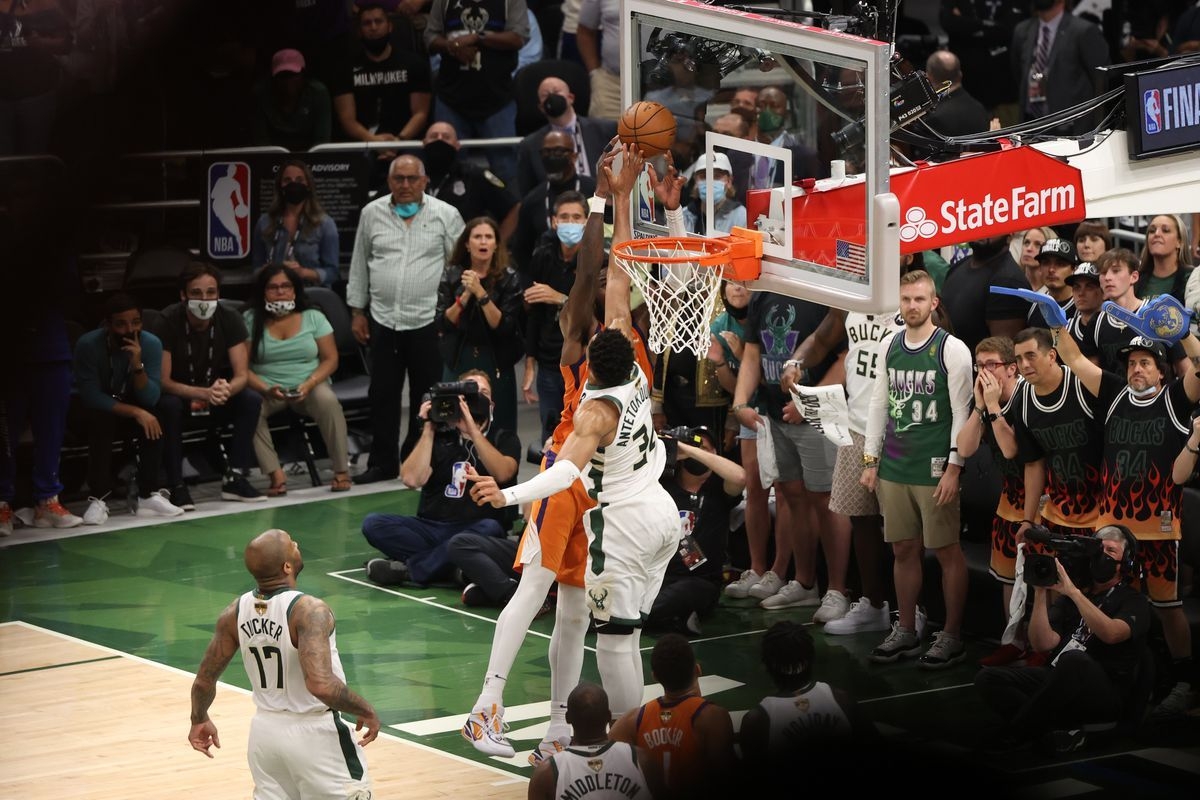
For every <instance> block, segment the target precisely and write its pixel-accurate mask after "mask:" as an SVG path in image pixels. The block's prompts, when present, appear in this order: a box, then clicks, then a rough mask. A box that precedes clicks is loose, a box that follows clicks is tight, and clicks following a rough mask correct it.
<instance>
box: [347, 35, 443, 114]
mask: <svg viewBox="0 0 1200 800" xmlns="http://www.w3.org/2000/svg"><path fill="white" fill-rule="evenodd" d="M431 84H432V79H431V77H430V73H429V63H428V62H427V61H426V60H425V59H423V58H419V57H418V56H416V55H415V54H413V53H409V52H405V51H402V50H399V49H397V48H396V46H395V45H392V52H391V53H389V54H388V57H387V58H385V59H384V60H383V61H372V60H371V59H370V58H368V57H367V54H366V53H365V52H363V51H361V50H360V51H359V53H358V55H357V56H355V58H354V61H353V63H352V64H351V66H350V72H349V73H348V74H344V75H343V76H342V80H341V81H340V82H339V83H337V84H336V85H335V86H333V89H332V91H331V92H330V94H332V95H333V96H334V97H337V96H338V95H344V94H353V95H354V113H355V117H356V118H357V119H358V122H359V124H361V125H362V126H363V127H364V128H367V129H368V130H370V131H372V132H377V133H398V132H399V131H400V130H401V129H403V128H404V126H405V125H407V124H408V121H409V119H410V118H411V117H412V105H411V101H412V96H413V95H414V94H421V93H429V92H431V91H432V86H431Z"/></svg>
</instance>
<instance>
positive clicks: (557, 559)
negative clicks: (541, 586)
mask: <svg viewBox="0 0 1200 800" xmlns="http://www.w3.org/2000/svg"><path fill="white" fill-rule="evenodd" d="M595 505H596V501H595V500H593V499H592V498H591V497H589V496H588V493H587V489H585V488H584V487H583V481H581V480H576V481H575V482H574V483H573V484H571V488H569V489H567V490H566V491H562V492H558V493H557V494H552V495H550V496H549V497H547V498H545V499H542V500H537V501H535V502H534V503H533V506H532V507H531V508H530V510H529V521H528V522H527V523H526V525H525V532H524V533H523V534H521V543H520V544H519V545H517V556H516V558H515V559H513V569H515V570H517V571H518V572H520V571H521V568H522V567H523V566H524V565H525V564H529V563H532V562H533V561H534V560H535V559H536V560H538V561H539V562H540V563H541V565H542V566H543V567H545V568H546V569H548V570H551V571H553V572H554V573H555V574H556V575H557V576H558V577H557V580H558V582H559V583H565V584H567V585H568V586H578V587H579V588H581V589H582V588H583V582H584V574H585V573H586V571H587V554H588V541H587V534H586V533H584V530H583V515H584V512H586V511H587V510H588V509H590V508H592V507H593V506H595Z"/></svg>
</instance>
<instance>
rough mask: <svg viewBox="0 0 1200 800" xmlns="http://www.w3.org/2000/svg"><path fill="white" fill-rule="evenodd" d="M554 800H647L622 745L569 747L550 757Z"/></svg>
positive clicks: (631, 755)
mask: <svg viewBox="0 0 1200 800" xmlns="http://www.w3.org/2000/svg"><path fill="white" fill-rule="evenodd" d="M550 769H551V770H553V772H554V796H555V798H557V800H582V798H587V800H650V790H649V789H647V788H646V779H645V777H644V776H643V775H642V770H641V768H640V767H639V766H638V763H637V752H636V751H635V750H634V749H633V748H632V747H630V746H629V745H628V744H626V743H625V742H604V743H602V744H590V745H579V744H573V745H571V746H570V747H568V748H566V749H565V750H563V751H562V752H560V753H555V754H554V755H553V756H551V757H550Z"/></svg>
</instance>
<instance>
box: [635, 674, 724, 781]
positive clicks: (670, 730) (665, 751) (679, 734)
mask: <svg viewBox="0 0 1200 800" xmlns="http://www.w3.org/2000/svg"><path fill="white" fill-rule="evenodd" d="M707 705H708V701H707V700H705V699H704V698H703V697H685V698H683V699H682V700H677V701H675V702H674V703H668V702H664V701H663V699H662V698H661V697H660V698H658V699H656V700H651V701H650V702H649V703H646V704H645V705H644V706H642V707H641V708H640V709H638V714H637V734H636V737H635V739H634V741H635V742H637V745H638V747H644V748H646V749H647V750H649V751H650V754H651V755H652V756H653V757H654V758H655V759H657V760H658V761H659V762H660V763H661V764H662V767H663V783H665V784H666V786H667V788H668V789H670V790H671V791H672V792H675V793H681V792H684V791H686V790H689V789H691V788H692V787H693V786H694V785H695V783H696V782H697V781H698V780H703V779H704V776H705V775H706V774H707V770H706V767H705V764H704V753H703V750H702V749H701V747H700V742H699V740H698V739H697V738H696V729H695V727H694V725H693V723H695V721H696V717H697V716H699V714H700V712H701V711H702V710H704V707H705V706H707ZM697 788H701V789H702V788H704V787H697Z"/></svg>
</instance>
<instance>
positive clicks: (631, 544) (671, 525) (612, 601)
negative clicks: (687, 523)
mask: <svg viewBox="0 0 1200 800" xmlns="http://www.w3.org/2000/svg"><path fill="white" fill-rule="evenodd" d="M583 527H584V529H585V530H586V531H587V537H588V559H587V561H588V563H587V574H586V577H585V580H584V588H585V589H586V590H587V604H588V609H589V610H590V611H591V612H592V616H593V617H594V618H595V619H596V621H598V622H613V623H617V624H621V625H631V626H634V627H637V626H639V625H641V624H642V621H643V620H644V619H646V617H647V616H649V614H650V608H651V607H652V606H653V605H654V598H655V597H657V596H658V590H659V588H660V587H661V586H662V581H663V576H664V575H666V574H667V563H668V562H670V560H671V556H672V555H673V554H674V553H676V552H677V551H678V549H679V537H680V531H681V523H680V519H679V510H678V509H677V508H676V507H675V501H673V500H672V499H671V495H669V494H667V490H666V489H664V488H662V486H660V485H659V484H658V482H657V481H656V482H655V483H653V484H651V485H650V486H648V487H647V488H646V489H645V490H644V491H642V492H641V493H640V494H639V495H637V496H636V497H633V498H630V499H628V500H622V501H620V502H618V503H613V504H611V505H606V504H604V503H601V504H600V505H598V506H596V507H595V508H592V509H589V510H588V512H587V514H586V515H584V518H583Z"/></svg>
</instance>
